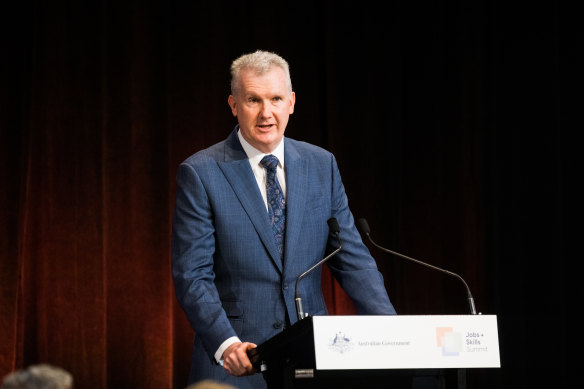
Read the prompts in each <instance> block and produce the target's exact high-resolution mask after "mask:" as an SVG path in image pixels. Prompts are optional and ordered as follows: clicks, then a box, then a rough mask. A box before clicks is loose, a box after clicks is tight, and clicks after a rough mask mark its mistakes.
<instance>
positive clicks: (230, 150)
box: [217, 129, 282, 272]
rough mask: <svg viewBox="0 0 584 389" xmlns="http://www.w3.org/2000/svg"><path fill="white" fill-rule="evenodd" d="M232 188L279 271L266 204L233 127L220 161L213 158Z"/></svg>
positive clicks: (277, 256) (280, 265)
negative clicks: (222, 159)
mask: <svg viewBox="0 0 584 389" xmlns="http://www.w3.org/2000/svg"><path fill="white" fill-rule="evenodd" d="M217 164H218V165H219V168H220V169H221V171H222V172H223V174H224V175H225V178H226V179H227V181H228V182H229V184H230V185H231V187H232V188H233V192H234V193H235V195H236V196H237V198H238V199H239V202H240V203H241V206H242V207H243V208H244V209H245V212H246V213H247V215H248V216H249V218H250V220H251V222H252V224H253V225H254V228H255V229H256V231H257V233H258V235H259V237H260V239H261V241H262V243H263V244H264V246H265V247H266V249H267V250H268V252H269V253H270V256H271V257H272V260H273V262H274V264H275V265H276V267H277V268H278V269H279V270H280V272H281V271H282V264H281V261H280V254H279V252H278V248H277V247H276V242H275V240H274V235H273V233H272V229H271V227H270V223H269V219H268V214H267V211H266V206H265V204H264V202H263V200H262V196H261V194H260V191H259V188H258V185H257V182H256V180H255V177H254V175H253V172H252V170H251V166H250V165H249V161H248V159H247V155H246V154H245V151H244V150H243V148H242V147H241V144H240V143H239V139H238V138H237V129H236V130H234V131H233V132H232V133H231V135H230V136H229V137H228V138H227V140H226V141H225V157H224V162H217Z"/></svg>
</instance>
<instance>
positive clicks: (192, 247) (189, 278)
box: [172, 163, 237, 356]
mask: <svg viewBox="0 0 584 389" xmlns="http://www.w3.org/2000/svg"><path fill="white" fill-rule="evenodd" d="M177 181H178V188H177V196H176V205H175V212H174V217H173V239H172V257H173V278H174V282H175V290H176V293H177V298H178V301H179V302H180V304H181V306H182V307H183V309H184V311H185V313H186V315H187V319H188V320H189V322H190V323H191V326H192V327H193V328H194V329H195V331H196V332H197V334H198V335H200V338H201V340H202V341H203V345H204V346H205V349H206V350H207V352H208V353H209V355H210V356H211V355H212V354H213V353H214V352H215V351H216V350H217V348H218V347H219V346H220V345H221V343H222V342H223V341H224V340H225V339H227V338H229V337H231V336H237V334H236V333H235V331H234V329H233V327H232V326H231V324H230V322H229V320H228V318H227V314H226V312H225V310H224V308H223V306H222V304H221V300H220V298H219V293H218V291H217V288H216V286H215V284H214V278H215V274H214V271H213V255H214V253H215V235H214V234H215V228H214V226H213V209H212V208H211V205H210V202H209V200H208V197H207V193H206V190H207V189H206V188H205V186H204V185H203V183H202V181H201V179H200V177H199V175H198V174H197V172H196V171H195V170H194V168H193V167H192V166H191V165H189V164H185V163H183V164H181V165H180V166H179V169H178V173H177Z"/></svg>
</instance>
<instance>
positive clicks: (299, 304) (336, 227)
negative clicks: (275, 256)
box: [294, 217, 343, 320]
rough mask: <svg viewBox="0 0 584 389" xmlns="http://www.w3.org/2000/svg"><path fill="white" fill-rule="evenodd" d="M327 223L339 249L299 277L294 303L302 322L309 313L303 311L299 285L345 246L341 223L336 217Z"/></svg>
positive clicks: (295, 288)
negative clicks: (340, 236)
mask: <svg viewBox="0 0 584 389" xmlns="http://www.w3.org/2000/svg"><path fill="white" fill-rule="evenodd" d="M327 223H328V225H329V229H330V231H331V232H332V233H333V234H335V236H336V237H337V240H338V241H339V247H338V248H337V249H335V251H333V252H332V253H330V254H329V255H327V256H326V257H324V258H323V259H321V260H320V261H318V262H317V263H316V264H314V266H312V267H311V268H310V269H308V270H306V271H305V272H304V273H302V274H300V275H299V276H298V278H297V279H296V285H295V287H294V301H296V314H297V315H298V320H302V319H304V318H305V317H308V313H304V311H303V310H302V299H301V298H300V296H298V283H299V282H300V280H301V279H303V278H304V277H305V276H306V275H307V274H308V273H310V272H311V271H313V270H314V269H316V268H317V267H319V266H320V265H322V264H323V263H325V262H326V261H328V260H329V259H330V258H332V257H333V256H334V255H335V254H336V253H338V252H339V251H341V248H342V247H343V245H342V243H341V238H339V233H340V232H341V229H340V227H339V223H338V222H337V219H335V218H334V217H331V218H330V219H328V220H327Z"/></svg>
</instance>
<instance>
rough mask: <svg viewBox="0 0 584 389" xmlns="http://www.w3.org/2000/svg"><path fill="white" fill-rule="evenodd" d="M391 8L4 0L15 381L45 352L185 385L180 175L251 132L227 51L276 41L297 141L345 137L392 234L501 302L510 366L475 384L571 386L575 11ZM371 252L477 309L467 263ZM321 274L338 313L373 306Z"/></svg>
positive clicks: (350, 158) (8, 274) (450, 265)
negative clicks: (174, 260)
mask: <svg viewBox="0 0 584 389" xmlns="http://www.w3.org/2000/svg"><path fill="white" fill-rule="evenodd" d="M375 3H378V2H375ZM375 3H373V2H372V3H368V2H367V1H360V2H349V1H319V2H287V3H281V4H277V5H276V4H274V3H272V2H266V3H264V2H247V1H242V2H234V3H232V2H223V1H208V2H187V1H184V2H181V1H171V2H166V1H149V2H129V1H128V2H126V1H105V0H104V1H85V2H59V1H58V2H44V1H28V2H26V1H24V2H19V4H17V5H11V6H9V7H8V9H5V11H6V12H4V13H3V16H4V17H3V23H1V27H0V28H1V29H2V30H1V31H0V32H1V34H2V35H1V38H0V39H1V42H2V47H1V48H2V61H0V63H1V64H0V66H1V68H0V70H1V72H0V80H1V82H2V84H1V88H0V89H1V99H2V100H1V101H0V102H1V104H0V130H1V132H0V179H1V181H0V185H1V188H0V207H1V208H0V210H1V213H0V218H1V220H0V250H1V252H0V292H1V294H0V375H2V376H3V375H5V374H7V373H8V372H10V371H12V370H14V369H18V368H22V367H26V366H28V365H30V364H34V363H40V362H47V363H52V364H54V365H57V366H61V367H63V368H65V369H67V370H68V371H70V372H71V373H72V374H73V376H74V379H75V382H76V387H79V388H138V387H139V388H157V389H159V388H183V387H184V386H185V385H186V380H187V373H188V372H187V370H188V366H189V363H190V351H191V343H192V339H193V332H192V330H191V329H190V327H189V325H188V323H187V322H186V320H185V318H184V314H183V313H182V311H181V310H180V308H178V306H177V304H176V299H175V295H174V289H173V285H172V280H171V274H170V233H171V217H172V211H173V205H174V195H175V189H176V184H175V173H176V169H177V166H178V164H179V163H180V162H181V161H182V160H184V159H185V158H186V157H188V156H189V155H190V154H192V153H194V152H195V151H197V150H200V149H202V148H205V147H207V146H210V145H212V144H213V143H215V142H217V141H220V140H222V139H224V138H225V137H226V136H227V135H228V133H229V132H230V131H231V130H232V128H233V127H234V125H235V123H236V122H235V119H234V118H233V117H232V116H231V114H230V111H229V108H228V106H227V95H228V94H229V74H228V68H229V65H230V62H231V61H232V60H233V59H234V58H235V57H237V56H239V55H241V54H243V53H246V52H250V51H253V50H255V49H265V50H271V51H275V52H277V53H279V54H281V55H282V56H284V57H285V58H287V59H288V60H289V62H290V66H291V72H292V79H293V80H292V81H293V86H294V89H295V91H296V97H297V105H296V112H295V113H294V115H293V116H292V118H291V121H290V124H289V127H288V130H287V136H289V137H292V138H296V139H300V140H305V141H308V142H311V143H314V144H317V145H319V146H322V147H324V148H326V149H328V150H330V151H332V152H333V153H335V155H336V156H337V159H338V162H339V166H340V169H341V173H342V177H343V180H344V183H345V187H346V189H347V193H348V195H349V204H350V206H351V208H352V210H353V212H354V215H355V217H356V218H359V217H365V218H367V220H368V221H369V224H370V226H371V229H372V237H373V238H374V239H375V240H376V241H377V242H378V243H380V244H382V245H384V246H386V247H389V248H391V249H393V250H396V251H400V252H402V253H404V254H406V255H409V256H413V257H416V258H420V259H422V260H425V261H428V262H430V263H432V264H434V265H437V266H442V267H444V268H447V269H448V270H451V271H454V272H456V273H459V274H461V275H462V276H463V277H464V278H465V279H466V281H467V283H468V284H469V286H470V288H471V290H472V292H473V294H474V297H475V300H476V304H477V309H478V310H479V311H480V312H482V313H485V314H495V315H498V319H499V331H500V334H499V335H500V343H501V362H502V365H503V367H502V368H501V369H491V370H486V371H483V370H478V371H471V372H470V373H469V383H470V385H471V387H473V388H493V387H497V388H522V387H525V388H530V387H533V386H534V385H536V384H537V385H551V386H552V387H562V386H565V384H566V383H567V380H568V378H567V368H566V367H565V364H566V363H567V362H568V360H567V357H566V348H567V339H568V335H567V333H566V329H567V316H568V313H567V303H566V300H565V296H566V284H567V281H568V273H569V270H568V269H567V262H566V260H565V257H566V252H565V247H564V243H565V240H567V238H566V233H567V232H566V231H567V228H566V226H565V215H566V209H565V208H566V203H565V200H564V195H565V193H566V192H568V189H567V187H566V183H567V182H571V179H570V178H567V177H566V176H567V174H566V167H567V166H568V165H569V164H570V163H571V159H570V157H572V156H573V154H571V152H570V150H571V147H570V145H571V140H570V138H569V137H568V136H567V133H568V132H567V129H568V128H569V127H570V125H571V122H570V121H569V118H570V113H571V112H572V110H571V107H572V106H571V105H570V104H571V103H570V100H569V98H568V91H569V90H570V88H571V78H570V72H571V71H572V70H574V69H572V68H571V67H572V66H573V65H572V62H571V60H572V57H573V56H574V54H573V53H574V50H573V47H572V46H571V45H570V43H569V42H570V40H569V38H570V37H571V36H572V32H573V29H574V28H573V25H572V24H571V19H572V18H571V13H570V12H569V10H566V9H564V8H562V7H560V6H559V5H554V6H551V5H550V4H547V5H545V6H543V5H542V6H538V5H536V4H534V3H526V4H525V5H519V4H514V5H510V4H508V2H506V1H476V2H469V3H467V2H460V3H452V2H447V1H433V2H422V3H419V2H415V3H411V4H410V2H392V3H388V4H385V5H384V6H383V7H381V6H379V5H373V4H375ZM11 7H12V8H11ZM576 51H577V50H576ZM572 115H573V114H572ZM371 251H372V253H373V254H374V256H375V258H376V259H377V262H378V265H379V268H380V269H381V271H382V272H383V274H384V277H385V281H386V286H387V289H388V292H389V294H390V297H391V299H392V301H393V303H394V305H395V307H396V309H397V310H398V312H399V313H401V314H467V313H468V312H469V311H468V306H467V302H466V292H465V290H464V288H463V287H462V285H461V283H460V282H459V281H458V280H456V279H453V278H449V277H446V276H443V275H440V274H438V273H435V272H432V271H429V270H426V269H425V268H420V267H419V266H417V265H414V264H410V263H405V262H404V261H403V260H401V259H398V258H392V257H389V256H388V255H386V254H384V253H382V252H380V251H379V250H376V249H373V248H372V249H371ZM316 260H318V258H315V261H316ZM543 263H549V264H553V266H542V264H543ZM323 280H324V284H323V288H324V292H325V295H326V298H327V304H328V306H329V310H330V312H331V313H332V314H350V313H353V312H354V310H353V307H352V306H351V303H350V301H349V300H348V299H347V297H346V296H345V295H344V294H343V292H342V291H341V290H340V289H339V288H338V285H336V284H335V282H334V281H333V280H331V278H330V274H329V273H327V272H325V274H324V278H323ZM364 287H366V286H365V285H364ZM550 342H551V343H550ZM550 344H551V346H550V347H548V346H546V345H550ZM544 368H545V369H544Z"/></svg>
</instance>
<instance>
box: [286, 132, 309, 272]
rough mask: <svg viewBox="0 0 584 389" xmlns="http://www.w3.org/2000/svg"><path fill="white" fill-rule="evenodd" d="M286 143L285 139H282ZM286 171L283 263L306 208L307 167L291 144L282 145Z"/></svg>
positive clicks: (295, 238) (296, 238)
mask: <svg viewBox="0 0 584 389" xmlns="http://www.w3.org/2000/svg"><path fill="white" fill-rule="evenodd" d="M284 141H285V142H286V138H284ZM284 158H285V169H286V241H285V245H284V251H285V252H284V263H285V262H286V258H291V253H292V252H293V250H294V247H296V245H298V244H300V243H299V242H298V239H299V237H300V232H301V231H302V217H303V215H304V208H305V206H306V193H307V188H308V165H307V163H306V161H305V160H304V159H302V158H301V156H300V154H299V153H298V151H297V150H296V148H295V147H294V145H293V144H292V142H286V143H285V144H284Z"/></svg>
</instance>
